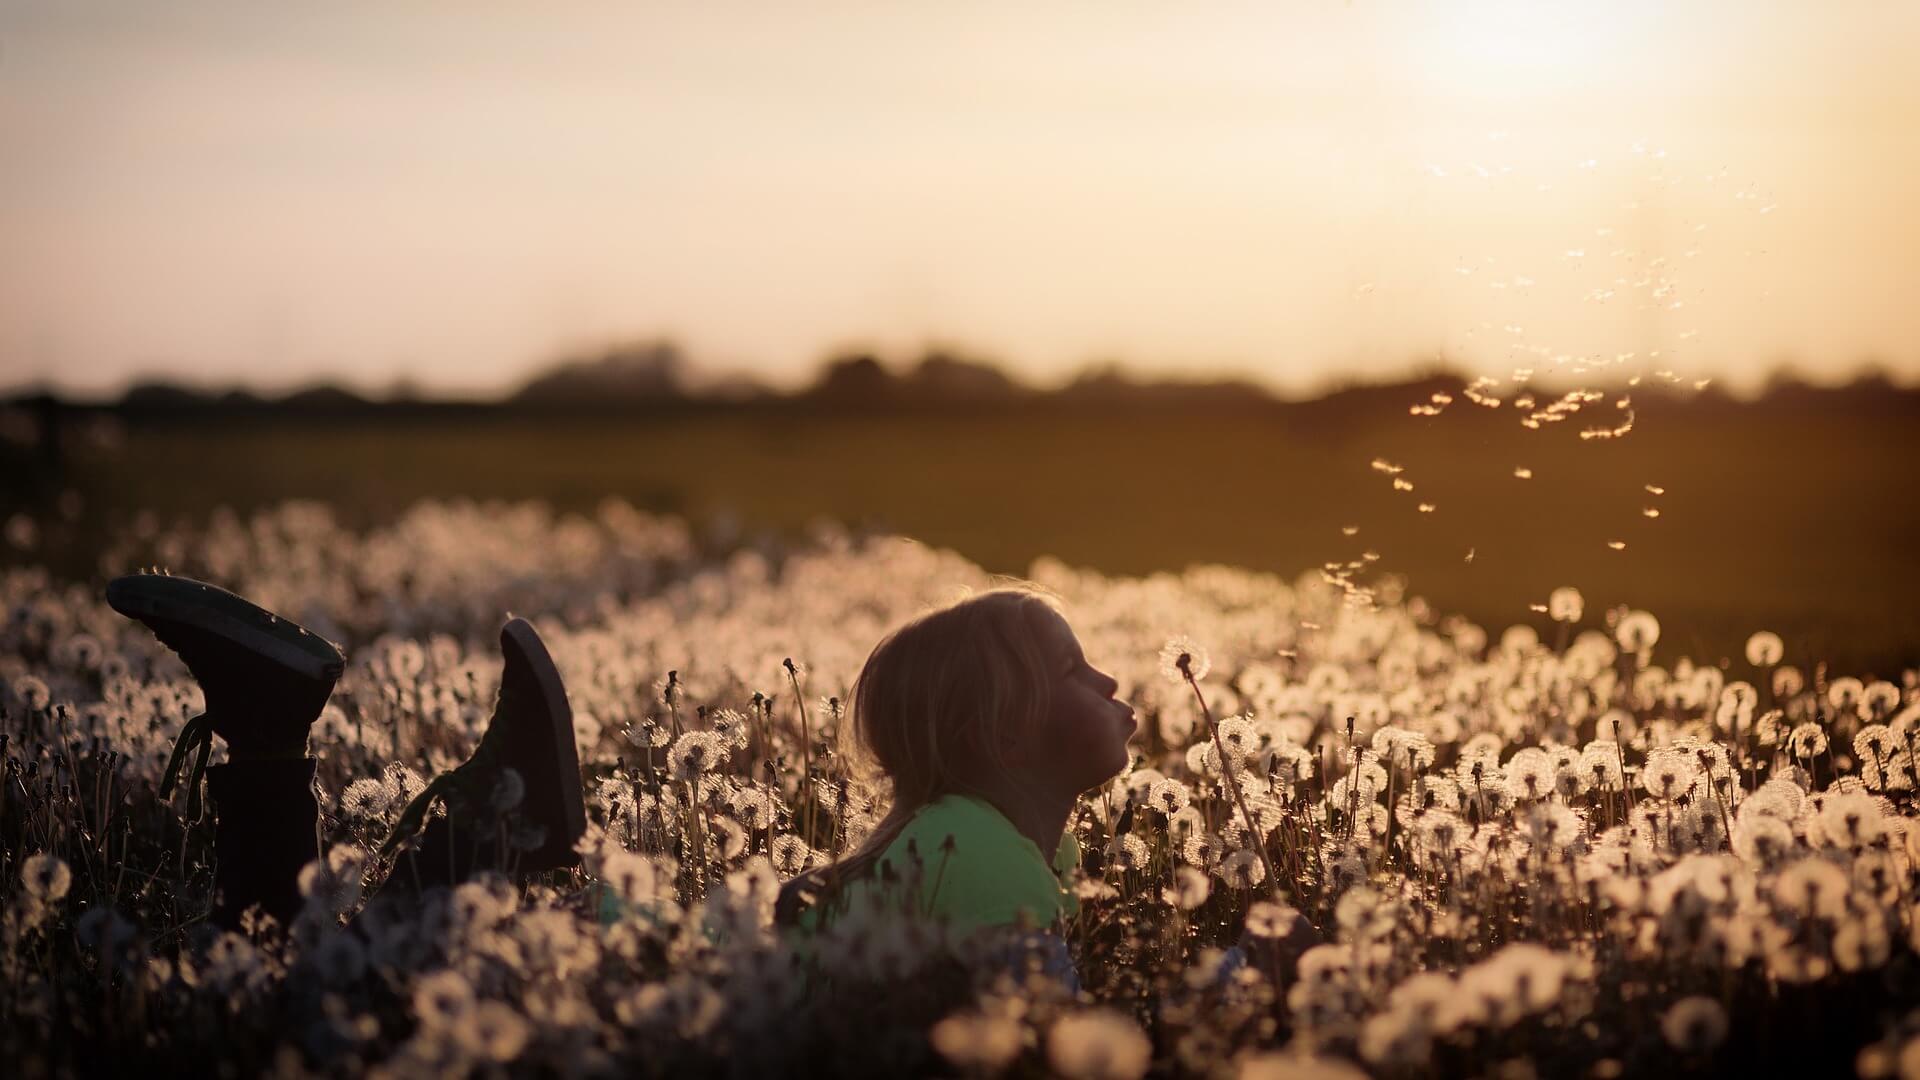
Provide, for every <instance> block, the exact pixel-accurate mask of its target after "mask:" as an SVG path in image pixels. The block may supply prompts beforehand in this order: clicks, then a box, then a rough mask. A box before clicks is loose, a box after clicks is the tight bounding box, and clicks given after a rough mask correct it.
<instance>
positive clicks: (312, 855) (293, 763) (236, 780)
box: [107, 574, 586, 929]
mask: <svg viewBox="0 0 1920 1080" xmlns="http://www.w3.org/2000/svg"><path fill="white" fill-rule="evenodd" d="M107 603H108V604H109V605H110V606H111V607H112V608H113V609H114V610H115V611H118V612H119V613H121V614H122V615H125V616H127V617H128V618H131V619H136V620H138V621H139V622H141V623H143V624H145V625H146V627H147V628H148V629H150V630H152V631H153V633H154V635H155V636H156V637H158V638H159V639H160V641H161V643H162V644H165V645H166V646H167V647H168V648H170V649H172V650H173V651H174V652H175V653H177V654H178V655H179V657H180V659H181V660H182V661H184V662H185V663H186V665H187V670H188V671H190V672H192V674H193V677H194V679H195V680H196V681H198V682H199V684H200V689H201V692H202V694H203V696H204V697H205V699H206V711H205V712H204V713H203V714H202V715H200V716H197V717H195V718H194V719H192V720H190V721H188V722H187V725H186V726H185V727H184V728H183V729H182V730H181V733H180V740H179V742H178V743H177V744H176V745H175V746H174V751H173V756H172V758H171V759H170V760H169V761H168V763H167V772H166V776H165V779H164V780H163V781H162V784H161V791H160V794H161V796H162V797H163V798H164V797H166V795H167V794H168V793H169V792H170V791H171V790H172V785H173V784H174V782H175V780H176V778H177V777H178V776H179V772H180V768H181V766H182V765H183V764H184V763H185V761H186V758H187V756H188V755H189V754H191V755H194V764H193V767H192V768H191V770H190V771H189V772H188V775H187V785H188V816H189V817H198V816H199V782H200V777H201V775H202V774H204V775H205V777H206V782H207V790H208V793H209V794H210V795H211V797H212V803H213V816H214V844H213V849H214V858H215V865H214V906H213V913H212V918H213V921H214V923H215V924H217V925H219V926H222V927H226V928H229V929H232V928H237V927H238V926H239V925H240V919H241V916H242V915H243V914H244V913H245V912H246V911H247V909H248V908H250V907H253V906H256V905H257V906H258V907H259V908H260V909H261V910H262V911H264V912H265V913H266V914H267V915H270V916H272V917H273V918H274V919H276V920H277V921H279V922H280V924H281V925H283V926H284V925H286V924H288V923H289V922H290V921H291V920H292V919H293V917H294V916H295V915H297V914H298V913H299V911H300V907H301V898H300V889H299V884H298V883H299V875H300V870H301V868H302V867H304V866H305V865H306V864H307V863H309V862H311V861H313V860H314V859H317V858H318V857H319V854H320V850H319V836H318V829H317V825H318V822H319V805H318V804H317V803H316V802H315V800H314V797H313V790H312V783H313V773H314V765H315V761H314V759H312V758H310V757H308V756H307V729H308V728H309V727H310V726H312V724H313V722H314V721H315V720H317V719H318V718H319V716H320V710H321V709H322V708H323V707H325V705H326V703H327V697H328V696H329V695H330V694H331V693H332V692H333V684H334V682H335V680H337V679H338V678H339V677H340V675H341V672H342V671H343V670H344V668H345V664H344V662H343V660H342V658H341V656H340V652H339V650H337V649H335V648H334V647H333V645H331V644H330V643H328V642H327V641H326V640H324V639H322V638H320V637H318V636H317V635H315V634H313V633H311V632H309V631H307V630H305V629H303V628H302V627H300V626H299V625H297V624H295V623H292V622H289V621H288V620H286V619H282V618H280V617H278V616H276V615H274V614H272V613H270V612H268V611H265V610H263V609H261V608H259V607H257V606H255V605H254V604H251V603H249V602H247V601H246V600H243V599H241V598H240V597H238V596H235V595H233V594H232V593H230V592H227V591H225V590H224V589H219V588H216V587H214V586H212V585H208V584H206V583H204V582H199V581H194V580H193V579H191V578H185V577H174V576H171V575H165V574H135V575H130V576H127V577H121V578H116V579H114V580H113V581H112V582H110V583H109V584H108V586H107ZM500 651H501V654H502V656H503V658H504V660H505V668H504V669H503V671H502V673H501V677H500V693H499V699H498V701H497V703H496V704H495V707H494V713H493V718H492V720H491V721H490V722H489V724H488V726H487V731H486V734H485V735H483V736H482V737H481V740H480V745H479V747H478V748H477V749H476V750H475V751H474V753H473V756H472V757H471V758H469V759H468V760H467V761H466V762H465V763H464V764H462V765H460V766H459V767H458V768H455V769H454V770H453V771H451V772H448V773H446V774H444V775H442V776H439V777H437V778H435V779H434V780H433V782H432V783H430V784H429V785H428V786H427V789H426V790H425V791H423V792H421V793H420V795H419V796H418V797H417V798H415V799H414V800H413V802H412V803H411V804H410V805H409V806H408V807H407V808H406V810H405V811H404V812H403V813H402V814H401V817H400V821H399V823H398V825H397V826H396V827H395V830H394V834H393V837H392V838H391V839H389V840H388V842H387V848H388V850H391V849H393V848H394V847H395V846H397V845H398V844H399V842H400V841H402V840H404V839H407V838H408V837H410V836H411V835H412V834H413V833H414V832H415V831H417V830H419V828H420V825H421V823H422V822H423V820H424V819H425V816H426V813H427V811H428V809H429V806H430V803H431V802H432V801H433V800H434V799H442V800H444V801H445V803H446V807H447V815H446V816H445V817H442V818H436V819H434V820H433V821H432V822H429V823H427V825H426V829H425V832H424V834H423V835H422V836H421V841H420V843H419V844H417V845H416V846H414V847H413V848H411V849H409V850H407V851H405V852H403V853H402V855H401V857H400V859H399V860H398V861H397V862H396V864H395V866H394V868H393V871H392V873H391V874H390V875H389V877H388V888H400V889H412V890H423V889H427V888H431V887H433V886H435V885H452V884H455V883H457V882H460V881H463V880H465V879H466V878H468V877H470V876H472V875H473V874H475V873H478V872H480V871H482V870H499V871H503V872H514V871H517V872H520V873H535V872H539V871H544V870H551V869H560V868H564V867H569V866H574V865H576V864H577V863H578V862H579V856H578V855H576V854H575V853H574V850H573V845H574V842H575V841H577V840H578V839H579V838H580V835H581V834H582V833H583V832H585V830H586V815H585V808H584V803H583V800H582V797H581V791H580V763H579V757H578V754H577V752H576V751H575V749H574V743H573V714H572V711H571V710H570V709H569V708H568V705H567V697H566V691H565V689H564V687H562V685H561V682H560V673H559V672H558V671H557V670H555V668H554V666H553V660H552V658H551V657H549V656H548V655H547V650H546V646H545V645H544V644H543V643H542V642H541V641H540V636H539V635H538V634H536V633H534V630H533V627H532V626H531V625H529V624H528V623H527V621H526V620H524V619H512V620H509V621H508V623H507V625H506V626H505V628H503V629H502V630H501V631H500ZM215 735H218V736H219V737H220V738H221V739H222V740H223V741H224V742H225V743H226V745H227V763H226V764H224V765H216V766H213V767H212V768H208V767H207V758H208V755H209V754H210V753H211V751H212V747H213V736H215ZM509 769H511V770H512V771H513V772H514V773H515V774H517V776H518V782H517V783H515V782H514V781H513V780H512V779H511V778H509V777H507V775H506V773H507V770H509ZM506 810H513V811H515V812H516V816H517V818H518V821H519V824H520V826H521V829H522V835H521V836H520V837H518V838H517V839H519V840H520V843H518V844H516V843H514V842H512V841H511V840H509V841H507V842H504V843H503V841H502V839H501V837H502V836H503V835H507V834H506V831H505V830H503V829H502V828H501V827H500V826H501V824H502V823H501V822H500V821H498V820H496V818H497V814H498V812H501V811H506Z"/></svg>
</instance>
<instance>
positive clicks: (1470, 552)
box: [1467, 548, 1474, 562]
mask: <svg viewBox="0 0 1920 1080" xmlns="http://www.w3.org/2000/svg"><path fill="white" fill-rule="evenodd" d="M1473 552H1474V549H1473V548H1468V549H1467V561H1468V562H1472V561H1473Z"/></svg>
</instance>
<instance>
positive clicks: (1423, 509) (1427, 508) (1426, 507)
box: [1420, 503, 1434, 514]
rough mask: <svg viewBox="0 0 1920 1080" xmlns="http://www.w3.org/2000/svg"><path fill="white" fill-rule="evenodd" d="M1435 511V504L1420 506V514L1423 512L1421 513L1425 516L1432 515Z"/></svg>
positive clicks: (1422, 504)
mask: <svg viewBox="0 0 1920 1080" xmlns="http://www.w3.org/2000/svg"><path fill="white" fill-rule="evenodd" d="M1433 510H1434V506H1433V504H1432V503H1421V504H1420V512H1421V513H1423V514H1431V513H1433Z"/></svg>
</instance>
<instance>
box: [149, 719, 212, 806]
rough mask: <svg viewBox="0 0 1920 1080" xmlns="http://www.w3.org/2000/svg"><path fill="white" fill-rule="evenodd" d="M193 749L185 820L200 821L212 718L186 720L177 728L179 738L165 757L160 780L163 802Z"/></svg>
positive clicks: (210, 750) (210, 749)
mask: <svg viewBox="0 0 1920 1080" xmlns="http://www.w3.org/2000/svg"><path fill="white" fill-rule="evenodd" d="M196 747H197V748H198V749H199V754H198V756H196V757H195V758H194V761H193V767H192V768H191V769H189V770H188V772H187V820H188V821H199V820H200V789H201V786H202V784H203V783H204V779H205V777H206V775H207V758H208V757H209V756H211V755H212V753H213V718H212V717H210V716H208V715H207V714H206V713H201V714H200V715H199V716H196V717H194V718H193V719H191V720H189V721H187V722H186V724H184V725H183V726H182V727H181V728H180V737H179V738H177V739H175V740H174V742H173V753H171V754H169V755H167V772H166V775H165V776H163V777H162V778H161V780H160V798H161V799H162V800H165V799H167V798H169V797H170V796H172V794H173V785H174V781H176V780H178V779H179V777H180V765H181V763H182V762H183V761H184V760H185V759H186V756H187V755H188V754H190V753H192V752H193V751H194V749H195V748H196Z"/></svg>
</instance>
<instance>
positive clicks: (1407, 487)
mask: <svg viewBox="0 0 1920 1080" xmlns="http://www.w3.org/2000/svg"><path fill="white" fill-rule="evenodd" d="M1393 490H1395V491H1412V490H1413V481H1411V480H1407V479H1404V478H1402V477H1398V476H1396V477H1394V478H1393Z"/></svg>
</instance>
